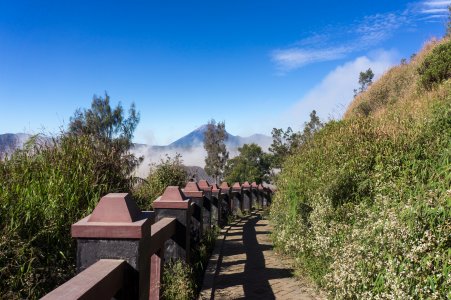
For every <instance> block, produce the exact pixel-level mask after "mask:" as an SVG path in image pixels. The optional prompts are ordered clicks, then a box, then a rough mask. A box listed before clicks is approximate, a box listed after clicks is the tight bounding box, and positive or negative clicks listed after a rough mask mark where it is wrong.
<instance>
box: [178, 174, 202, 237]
mask: <svg viewBox="0 0 451 300" xmlns="http://www.w3.org/2000/svg"><path fill="white" fill-rule="evenodd" d="M183 194H185V196H186V197H188V198H191V200H192V201H193V203H194V205H193V209H194V211H193V215H192V218H191V220H192V226H191V241H192V242H193V245H195V244H198V243H199V242H200V240H201V238H202V236H203V235H204V228H205V224H204V214H205V207H204V192H202V191H201V190H200V189H199V186H198V185H197V183H195V182H192V181H190V182H188V183H187V184H186V186H185V188H184V189H183Z"/></svg>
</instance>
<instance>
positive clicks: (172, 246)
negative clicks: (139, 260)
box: [150, 186, 192, 299]
mask: <svg viewBox="0 0 451 300" xmlns="http://www.w3.org/2000/svg"><path fill="white" fill-rule="evenodd" d="M152 206H153V208H154V210H155V221H156V222H158V221H160V220H161V219H163V218H175V219H177V226H176V234H175V235H174V236H173V237H172V238H171V239H169V240H167V241H166V242H165V243H164V246H163V248H162V249H161V250H160V251H159V252H157V253H155V254H154V255H152V259H151V261H152V265H151V290H150V294H151V299H159V297H160V278H161V274H162V268H163V265H164V263H165V262H166V261H169V260H182V261H184V262H187V263H189V262H190V257H191V232H190V229H191V213H192V212H191V200H190V199H188V198H187V197H185V195H184V194H183V193H182V191H181V189H180V187H178V186H169V187H167V188H166V190H165V191H164V193H163V195H161V196H160V197H158V198H157V199H156V200H155V201H154V202H153V203H152Z"/></svg>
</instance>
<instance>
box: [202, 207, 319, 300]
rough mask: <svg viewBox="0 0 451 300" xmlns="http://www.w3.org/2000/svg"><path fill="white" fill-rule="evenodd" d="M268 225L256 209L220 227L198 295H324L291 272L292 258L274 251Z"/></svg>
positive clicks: (303, 298) (305, 299)
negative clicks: (224, 227) (230, 223)
mask: <svg viewBox="0 0 451 300" xmlns="http://www.w3.org/2000/svg"><path fill="white" fill-rule="evenodd" d="M271 230H272V228H271V225H270V224H269V222H268V220H265V219H263V218H262V215H261V212H260V211H257V212H254V213H252V214H251V215H250V216H248V217H245V218H243V219H241V220H240V221H238V222H236V223H234V224H232V225H231V226H229V227H227V228H226V229H225V230H223V231H222V234H223V235H222V236H220V237H219V238H218V241H217V243H216V247H215V251H214V252H213V255H212V258H211V259H210V262H209V266H208V268H207V271H206V274H205V279H204V284H203V288H202V292H201V295H200V298H199V299H296V300H319V299H324V298H323V297H321V296H319V295H318V294H317V293H316V292H315V290H314V289H313V288H312V287H310V286H308V285H307V284H306V283H303V282H301V281H299V280H297V279H296V278H294V276H293V269H292V268H291V266H292V265H293V261H292V260H290V259H289V258H287V257H284V256H282V255H279V254H276V253H275V252H274V251H273V246H272V242H271V238H270V234H271Z"/></svg>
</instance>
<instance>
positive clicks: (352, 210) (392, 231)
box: [270, 66, 451, 299]
mask: <svg viewBox="0 0 451 300" xmlns="http://www.w3.org/2000/svg"><path fill="white" fill-rule="evenodd" d="M402 67H403V68H404V67H406V68H409V67H410V66H402ZM389 74H390V72H389ZM404 74H405V75H404V76H410V75H409V74H410V72H405V73H404ZM398 75H399V74H398ZM388 76H389V77H390V75H388ZM400 79H402V78H400ZM387 80H388V79H387V78H384V77H383V78H382V82H387ZM402 80H403V81H404V79H402ZM415 84H416V81H411V83H410V85H407V86H404V87H403V88H402V89H401V90H399V91H398V92H397V93H398V94H399V95H402V97H406V98H405V100H406V101H398V100H396V99H395V100H394V101H393V102H391V103H389V102H386V104H383V103H382V102H379V103H380V105H382V106H381V108H382V110H381V111H382V112H383V113H380V114H370V115H369V116H366V117H361V116H360V115H359V114H357V115H352V116H351V117H350V118H345V119H344V120H342V121H332V122H329V123H328V124H327V125H326V126H325V127H324V129H323V130H321V131H320V132H318V133H317V134H316V135H315V136H314V138H313V139H312V140H311V141H310V142H308V143H306V144H304V145H303V146H302V147H301V148H300V149H299V151H298V152H297V153H295V154H294V155H292V156H290V157H289V158H288V159H287V160H286V162H285V164H284V167H283V169H282V172H281V173H280V174H279V176H278V178H277V182H276V185H277V187H278V191H277V192H276V194H275V197H274V199H273V203H272V206H271V208H270V209H271V211H270V217H271V219H272V222H273V224H274V233H273V240H274V243H275V246H276V247H277V248H279V249H280V250H282V251H285V252H286V253H289V254H291V255H292V256H293V257H295V259H296V262H297V269H298V272H301V273H302V274H305V275H307V276H309V277H310V278H312V279H313V280H314V281H315V282H316V283H317V284H318V285H319V286H321V287H322V288H324V289H325V290H326V291H328V293H329V297H330V298H333V299H390V298H394V299H446V298H447V297H448V298H449V297H450V296H451V290H450V289H449V280H450V261H451V256H450V255H451V252H450V251H449V249H450V245H451V229H450V228H451V222H450V220H451V202H450V199H451V175H450V174H451V164H450V161H451V82H449V81H446V82H442V83H441V84H440V85H437V86H434V87H433V89H432V91H431V92H428V93H424V92H421V91H418V92H416V93H411V91H412V90H414V89H413V88H412V87H414V86H415ZM379 87H381V88H384V87H383V86H380V83H379V85H378V83H375V84H373V86H372V87H371V89H370V91H368V92H367V93H373V94H372V95H375V94H379V93H382V92H381V91H379V90H377V89H378V88H379ZM403 89H406V90H408V91H407V92H406V90H403ZM390 95H395V94H394V93H390ZM362 97H368V95H365V94H362ZM400 97H401V96H400ZM365 99H366V98H365ZM360 100H361V99H360ZM374 107H376V106H374Z"/></svg>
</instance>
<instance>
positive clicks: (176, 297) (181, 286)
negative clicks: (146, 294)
mask: <svg viewBox="0 0 451 300" xmlns="http://www.w3.org/2000/svg"><path fill="white" fill-rule="evenodd" d="M162 282H163V283H162V286H161V288H162V290H161V296H162V298H163V299H166V300H191V299H195V297H194V295H195V291H196V287H195V284H194V280H193V270H192V269H191V267H190V266H189V265H187V264H186V263H183V262H182V261H180V260H177V261H169V262H168V263H166V264H165V266H164V271H163V278H162Z"/></svg>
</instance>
